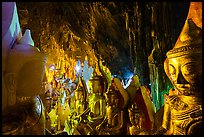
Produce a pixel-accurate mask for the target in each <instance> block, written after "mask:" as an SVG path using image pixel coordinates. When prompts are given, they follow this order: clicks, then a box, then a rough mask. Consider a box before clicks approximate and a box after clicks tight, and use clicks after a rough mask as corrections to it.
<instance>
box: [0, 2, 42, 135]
mask: <svg viewBox="0 0 204 137" xmlns="http://www.w3.org/2000/svg"><path fill="white" fill-rule="evenodd" d="M2 6H3V7H2V14H3V15H5V18H6V17H11V20H7V21H8V22H7V23H8V24H9V26H10V27H8V28H7V29H8V30H3V31H7V32H6V33H5V35H4V36H3V39H2V43H3V44H2V46H3V49H6V50H4V51H5V52H6V51H7V52H6V53H4V54H5V58H4V59H5V60H4V61H3V66H4V67H3V70H2V74H3V75H2V79H3V87H4V88H3V90H2V93H3V96H2V102H4V104H3V110H2V134H3V135H19V134H23V135H26V134H27V135H30V134H32V135H43V134H45V115H44V106H43V103H42V100H41V98H40V96H39V95H40V94H41V93H42V94H43V92H42V90H41V89H42V83H43V77H44V70H45V63H46V56H45V55H44V54H42V53H41V52H39V50H38V49H37V48H36V47H34V42H33V40H32V38H31V33H30V30H28V29H27V30H26V31H25V34H24V35H23V36H20V35H19V36H18V37H17V35H18V33H19V34H20V33H21V32H19V28H18V27H19V26H20V25H19V22H18V16H17V10H16V5H15V3H10V2H8V3H4V4H3V5H2ZM8 11H11V14H12V16H10V15H7V14H9V13H10V12H8ZM6 15H7V16H6ZM13 18H15V19H13ZM16 19H17V20H16ZM5 21H6V19H5ZM9 21H11V22H9ZM16 21H17V22H16ZM5 24H6V22H5ZM5 24H4V25H5ZM2 25H3V24H2ZM13 26H14V28H13ZM15 27H16V28H15ZM2 28H3V27H2ZM12 28H13V29H12ZM12 31H14V32H12ZM13 34H14V35H13ZM13 36H16V37H13ZM11 41H13V42H11Z"/></svg>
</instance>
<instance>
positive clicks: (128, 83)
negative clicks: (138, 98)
mask: <svg viewBox="0 0 204 137" xmlns="http://www.w3.org/2000/svg"><path fill="white" fill-rule="evenodd" d="M133 76H134V75H133V74H131V75H130V78H129V80H128V82H127V84H126V85H124V86H123V87H124V89H126V88H127V87H128V86H129V85H130V83H131V82H132V77H133Z"/></svg>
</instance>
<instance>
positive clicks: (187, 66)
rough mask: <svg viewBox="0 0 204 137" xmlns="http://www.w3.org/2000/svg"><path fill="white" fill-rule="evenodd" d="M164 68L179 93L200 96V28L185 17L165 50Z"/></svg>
mask: <svg viewBox="0 0 204 137" xmlns="http://www.w3.org/2000/svg"><path fill="white" fill-rule="evenodd" d="M164 69H165V72H166V74H167V76H168V77H169V79H170V80H171V82H172V84H173V85H174V87H175V88H176V89H177V90H178V92H179V94H182V95H186V96H198V97H199V96H201V93H202V29H201V28H199V27H198V26H197V25H196V24H195V23H194V22H193V20H192V19H187V20H186V22H185V25H184V27H183V29H182V32H181V34H180V36H179V38H178V40H177V42H176V44H175V46H174V48H173V49H172V50H170V51H168V52H167V59H166V60H165V62H164Z"/></svg>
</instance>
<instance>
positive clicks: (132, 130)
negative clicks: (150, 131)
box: [128, 103, 144, 135]
mask: <svg viewBox="0 0 204 137" xmlns="http://www.w3.org/2000/svg"><path fill="white" fill-rule="evenodd" d="M128 112H129V118H130V123H131V125H130V126H129V129H128V134H129V135H138V134H140V133H142V132H143V131H144V128H143V125H142V123H143V121H144V116H143V114H142V112H141V111H140V109H139V108H138V107H137V104H136V103H134V104H132V106H131V107H130V108H129V109H128Z"/></svg>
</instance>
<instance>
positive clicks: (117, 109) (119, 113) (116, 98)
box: [96, 78, 129, 135]
mask: <svg viewBox="0 0 204 137" xmlns="http://www.w3.org/2000/svg"><path fill="white" fill-rule="evenodd" d="M105 99H106V103H107V106H106V116H105V118H104V120H103V122H102V123H101V124H99V125H98V126H97V127H96V130H98V131H99V135H120V134H123V132H124V123H125V121H124V111H123V109H124V108H125V107H126V105H127V102H128V99H129V96H128V93H127V92H126V91H125V90H124V89H123V87H122V84H121V82H120V80H119V79H118V78H113V80H112V84H111V86H110V88H109V90H108V91H107V92H106V93H105Z"/></svg>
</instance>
